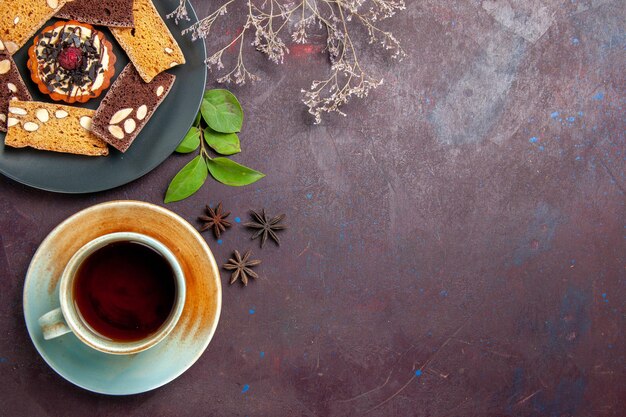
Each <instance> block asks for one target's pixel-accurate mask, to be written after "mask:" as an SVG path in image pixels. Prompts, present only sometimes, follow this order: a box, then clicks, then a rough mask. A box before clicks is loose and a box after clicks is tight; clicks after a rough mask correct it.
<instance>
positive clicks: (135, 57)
mask: <svg viewBox="0 0 626 417" xmlns="http://www.w3.org/2000/svg"><path fill="white" fill-rule="evenodd" d="M133 14H134V19H135V27H134V28H133V29H130V28H113V27H112V28H111V33H113V36H115V39H117V41H118V42H119V44H120V45H121V46H122V48H124V50H125V51H126V53H127V54H128V57H129V58H130V60H131V61H132V63H133V64H134V65H135V68H137V71H139V74H140V75H141V78H142V79H143V80H144V81H145V82H147V83H149V82H150V81H152V79H153V78H154V77H156V75H157V74H160V73H161V72H163V71H165V70H166V69H168V68H172V67H175V66H177V65H181V64H184V63H185V56H184V55H183V51H182V50H181V49H180V47H179V46H178V43H177V42H176V39H174V37H173V36H172V34H171V33H170V31H169V29H168V28H167V26H166V25H165V22H163V19H162V18H161V16H160V15H159V12H158V11H157V9H156V8H155V7H154V4H152V1H151V0H134V5H133Z"/></svg>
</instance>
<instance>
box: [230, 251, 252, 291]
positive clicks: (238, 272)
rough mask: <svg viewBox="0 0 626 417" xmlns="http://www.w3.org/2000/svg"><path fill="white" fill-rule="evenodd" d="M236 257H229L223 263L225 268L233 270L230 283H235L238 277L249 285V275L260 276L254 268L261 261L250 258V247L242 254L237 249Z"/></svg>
mask: <svg viewBox="0 0 626 417" xmlns="http://www.w3.org/2000/svg"><path fill="white" fill-rule="evenodd" d="M234 254H235V259H233V258H229V259H228V262H227V263H225V264H224V265H223V268H224V269H227V270H229V271H233V272H232V274H231V275H230V284H231V285H232V284H234V283H235V281H237V279H238V278H240V279H241V282H243V285H244V286H247V285H248V277H250V278H258V277H259V276H258V275H257V274H256V272H254V271H253V270H252V269H250V268H252V267H253V266H257V265H258V264H260V263H261V261H260V260H258V259H249V258H250V255H252V251H251V250H250V249H248V251H247V252H246V253H245V254H244V255H243V257H242V256H241V254H239V251H235V252H234Z"/></svg>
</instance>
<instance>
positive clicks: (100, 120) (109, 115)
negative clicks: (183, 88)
mask: <svg viewBox="0 0 626 417" xmlns="http://www.w3.org/2000/svg"><path fill="white" fill-rule="evenodd" d="M175 79H176V77H175V76H173V75H172V74H168V73H167V72H164V73H161V74H159V75H157V76H156V77H154V79H153V80H152V82H150V83H145V82H144V81H143V80H142V79H141V76H140V75H139V72H137V69H136V68H135V67H134V66H133V64H131V63H129V64H128V65H126V68H124V70H123V71H122V73H121V74H120V75H119V77H117V80H115V82H114V83H113V86H112V87H111V89H110V90H109V92H108V93H107V95H106V96H105V97H104V99H103V100H102V102H101V103H100V106H99V107H98V111H97V112H96V115H95V117H94V118H93V125H92V128H91V130H92V132H93V133H94V134H96V135H97V136H98V137H100V138H101V139H103V140H104V141H105V142H107V143H108V144H110V145H111V146H113V147H114V148H116V149H117V150H119V151H121V152H126V150H127V149H128V147H129V146H130V145H131V144H132V143H133V141H134V140H135V138H136V137H137V135H138V134H139V132H140V131H141V129H143V127H144V126H145V125H146V123H148V120H150V117H152V115H153V114H154V111H155V110H156V109H157V107H159V105H160V104H161V103H162V102H163V100H164V99H165V97H166V96H167V94H168V93H169V92H170V89H171V88H172V85H174V80H175Z"/></svg>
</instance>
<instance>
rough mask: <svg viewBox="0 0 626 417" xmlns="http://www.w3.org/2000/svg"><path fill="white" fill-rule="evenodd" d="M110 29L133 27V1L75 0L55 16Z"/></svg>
mask: <svg viewBox="0 0 626 417" xmlns="http://www.w3.org/2000/svg"><path fill="white" fill-rule="evenodd" d="M55 17H59V18H61V19H67V20H78V21H79V22H84V23H91V24H92V25H102V26H109V27H133V26H134V20H133V0H98V1H93V0H74V1H72V2H70V3H67V4H66V5H65V6H63V8H62V9H61V10H59V12H58V13H57V14H56V15H55Z"/></svg>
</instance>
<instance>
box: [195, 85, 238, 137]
mask: <svg viewBox="0 0 626 417" xmlns="http://www.w3.org/2000/svg"><path fill="white" fill-rule="evenodd" d="M200 110H201V112H202V117H203V118H204V121H205V122H206V123H207V124H208V125H209V127H210V128H211V129H213V130H215V131H217V132H222V133H236V132H239V131H241V125H242V124H243V110H242V109H241V105H240V104H239V101H237V98H236V97H235V96H234V95H233V93H231V92H230V91H228V90H208V91H206V92H205V93H204V98H203V99H202V105H201V106H200Z"/></svg>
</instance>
